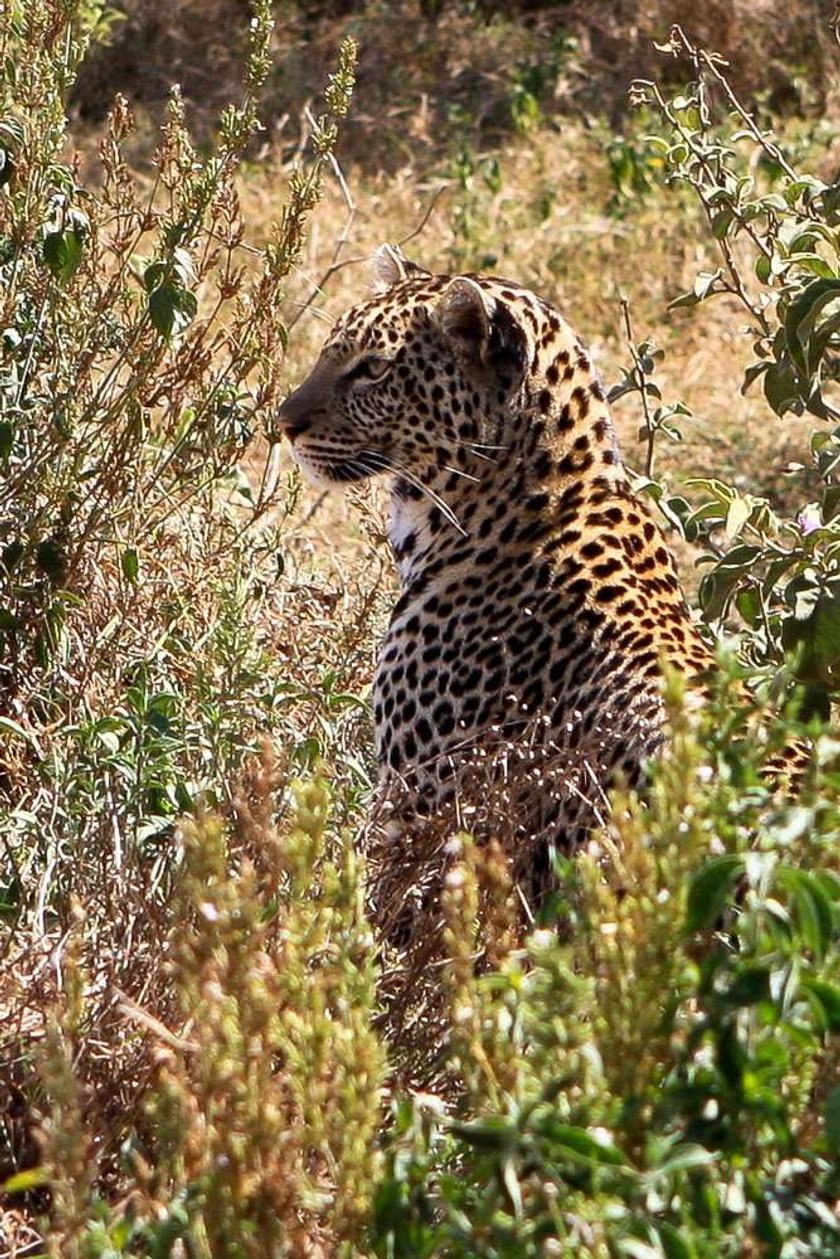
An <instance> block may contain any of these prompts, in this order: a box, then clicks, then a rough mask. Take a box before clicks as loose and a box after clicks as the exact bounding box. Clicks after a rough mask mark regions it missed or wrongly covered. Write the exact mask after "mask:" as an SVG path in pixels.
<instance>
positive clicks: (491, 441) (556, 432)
mask: <svg viewBox="0 0 840 1259" xmlns="http://www.w3.org/2000/svg"><path fill="white" fill-rule="evenodd" d="M373 269H374V291H373V293H372V294H371V295H368V296H366V297H365V298H364V300H362V301H360V302H358V303H357V304H355V305H354V306H352V307H351V308H350V309H349V310H347V311H346V312H345V313H344V314H343V315H342V316H341V317H340V318H339V319H338V321H337V322H336V323H335V325H334V326H333V328H332V329H331V331H330V333H329V334H328V337H327V340H326V342H325V344H324V345H323V348H322V350H321V352H320V355H319V357H318V359H317V362H316V363H315V365H314V367H313V368H312V370H311V372H310V374H309V375H308V377H307V378H306V379H305V380H304V381H303V383H302V384H300V385H299V386H298V387H297V388H296V389H294V391H293V392H292V393H290V394H289V396H288V397H287V398H286V400H285V401H284V402H283V403H282V405H281V406H280V408H279V413H278V415H277V426H278V429H279V432H280V433H281V434H283V435H284V436H285V437H286V438H287V439H288V440H289V442H290V443H291V448H292V453H293V458H294V460H295V462H296V463H297V465H298V467H299V468H300V470H301V472H302V474H303V475H304V477H305V478H306V479H307V480H308V481H310V482H311V483H313V484H314V485H317V486H321V487H336V486H341V485H347V484H350V483H354V482H360V481H363V480H367V479H370V478H375V477H385V478H388V479H389V480H390V516H389V538H390V544H391V548H392V550H393V554H394V557H395V561H396V566H397V570H398V574H399V596H398V598H397V600H396V603H395V606H394V607H393V610H392V613H391V617H390V623H389V626H388V629H387V632H386V634H385V637H384V641H383V642H382V644H381V648H380V651H379V658H378V663H377V666H376V671H375V677H374V681H373V688H372V703H373V713H374V724H375V743H376V752H377V757H378V760H379V764H380V767H381V771H380V772H381V777H382V783H383V789H385V790H386V791H387V790H389V789H393V790H394V791H395V792H396V794H397V795H398V796H399V798H400V800H401V801H402V802H403V807H409V808H410V809H411V810H413V811H414V812H415V813H416V814H419V815H420V816H423V815H426V816H429V815H431V814H432V813H433V812H436V811H438V812H439V811H440V810H444V811H446V810H449V809H453V810H454V811H455V813H454V815H453V817H454V821H455V822H457V823H458V824H461V825H463V824H466V825H469V820H470V818H469V814H470V810H472V812H473V813H476V812H477V811H478V810H479V809H480V807H481V803H482V801H485V802H486V801H487V800H488V799H490V798H491V797H492V798H493V799H497V798H498V795H497V794H496V795H493V793H494V792H495V791H496V788H497V787H498V782H499V777H500V775H501V776H502V777H503V779H504V784H505V787H506V791H507V799H508V804H509V809H508V811H509V812H510V813H512V814H513V816H514V818H515V822H516V828H515V830H516V833H517V834H519V835H520V836H521V837H529V838H530V839H531V840H533V842H534V843H535V844H537V845H538V846H539V849H540V851H548V852H550V853H552V854H554V853H556V852H557V851H564V852H568V851H573V850H574V849H575V848H576V847H578V846H579V845H580V844H581V843H583V842H585V840H586V838H587V836H588V835H589V833H590V832H591V830H592V828H593V827H594V826H596V825H600V824H603V822H604V817H605V814H606V811H607V809H608V804H607V794H608V791H609V789H610V786H611V785H612V784H614V783H615V782H616V781H624V782H627V783H629V784H631V785H633V784H638V783H639V782H640V781H642V780H643V778H644V775H645V773H646V767H647V766H648V765H649V763H650V761H651V759H652V758H653V757H655V756H656V755H657V753H658V752H659V750H660V749H661V747H662V743H663V739H664V737H665V735H664V728H665V712H664V703H663V679H664V678H665V677H666V676H668V675H672V674H673V675H677V676H678V677H680V678H682V679H685V682H686V685H687V687H688V688H689V691H690V692H691V693H695V692H696V693H698V694H699V693H700V691H701V690H702V687H703V685H704V681H703V680H704V679H707V678H708V676H709V673H710V671H712V670H713V668H714V664H715V656H714V650H713V646H712V645H711V644H710V643H709V642H707V640H706V638H705V637H704V634H703V632H702V631H701V628H700V627H699V625H698V623H697V622H696V621H695V619H694V618H693V617H692V614H691V612H690V610H689V607H688V604H687V601H686V597H685V594H684V592H683V589H682V587H681V584H680V581H679V578H678V575H677V569H676V566H675V562H674V559H673V557H672V554H671V552H670V550H669V547H668V546H667V544H666V541H665V537H664V535H663V533H662V531H661V529H660V527H659V525H658V523H657V521H656V519H655V517H654V515H653V510H652V507H651V506H649V500H648V499H647V498H646V497H643V496H642V495H641V494H640V493H637V492H636V491H635V490H634V488H633V484H632V481H631V477H630V474H629V473H628V471H627V469H626V467H625V465H624V463H623V462H622V459H621V456H620V453H619V448H618V444H617V440H616V431H615V427H614V424H613V420H612V416H611V412H610V406H609V403H608V399H607V396H606V393H605V389H604V386H603V384H602V382H601V379H600V377H599V375H598V373H597V371H596V370H595V368H594V367H593V362H592V355H591V354H590V352H589V350H588V349H587V348H586V346H585V344H584V343H583V341H582V340H581V339H580V337H579V336H578V335H577V333H576V332H575V331H574V330H573V328H572V327H571V325H570V324H569V323H568V322H567V321H566V318H565V317H564V315H563V314H561V312H560V310H559V309H558V308H557V307H556V306H555V305H553V304H552V303H551V302H549V301H547V300H546V299H545V298H543V297H541V296H538V295H537V294H536V293H535V292H533V291H531V290H530V289H528V288H526V287H524V286H522V285H520V284H517V283H514V282H512V281H511V280H508V279H504V278H500V277H497V276H492V275H482V274H477V273H466V272H465V273H463V274H454V275H453V274H434V273H432V272H429V271H427V270H426V269H424V268H423V267H421V266H420V265H419V264H418V263H416V262H413V261H411V260H410V259H409V258H408V257H407V256H406V255H405V253H404V252H403V251H402V249H401V248H400V247H398V246H395V245H391V244H385V245H383V246H381V247H380V248H379V249H378V250H377V251H376V253H375V254H374V256H373ZM692 688H693V691H692ZM397 789H398V790H397ZM406 802H408V805H407V806H406ZM485 811H486V810H485ZM531 851H532V852H533V850H531Z"/></svg>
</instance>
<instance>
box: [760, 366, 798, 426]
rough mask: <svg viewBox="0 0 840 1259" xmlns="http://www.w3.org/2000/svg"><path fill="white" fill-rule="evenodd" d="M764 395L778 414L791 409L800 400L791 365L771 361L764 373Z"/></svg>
mask: <svg viewBox="0 0 840 1259" xmlns="http://www.w3.org/2000/svg"><path fill="white" fill-rule="evenodd" d="M764 396H765V398H766V399H767V401H768V402H769V403H770V406H771V407H772V408H773V410H774V411H775V412H776V414H777V415H784V414H785V412H786V411H791V410H793V409H794V408H795V406H796V403H798V402H799V400H800V399H799V390H798V389H797V387H796V376H795V375H794V373H793V371H792V369H791V368H790V367H787V366H785V365H784V364H782V363H771V364H770V366H769V367H768V368H767V371H766V372H765V373H764Z"/></svg>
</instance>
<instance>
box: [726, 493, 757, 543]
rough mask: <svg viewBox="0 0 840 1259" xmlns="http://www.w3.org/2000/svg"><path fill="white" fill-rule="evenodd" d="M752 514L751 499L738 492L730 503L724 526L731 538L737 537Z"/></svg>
mask: <svg viewBox="0 0 840 1259" xmlns="http://www.w3.org/2000/svg"><path fill="white" fill-rule="evenodd" d="M751 514H752V503H751V502H750V501H749V499H746V498H742V497H741V495H740V494H737V495H736V496H735V498H733V500H732V502H731V503H730V504H729V510H728V511H727V513H726V523H725V525H724V528H725V530H726V533H727V535H728V536H729V537H730V538H736V537H737V536H738V534H739V533H740V532H741V530H742V529H743V527H744V525H745V524H746V523H747V521H748V520H749V518H750V515H751Z"/></svg>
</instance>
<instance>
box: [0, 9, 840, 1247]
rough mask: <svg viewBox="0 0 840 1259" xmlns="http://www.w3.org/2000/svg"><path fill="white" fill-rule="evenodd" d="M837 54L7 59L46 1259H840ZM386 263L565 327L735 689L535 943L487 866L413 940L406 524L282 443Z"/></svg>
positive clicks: (123, 16) (164, 24) (23, 886)
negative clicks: (393, 244) (339, 324)
mask: <svg viewBox="0 0 840 1259" xmlns="http://www.w3.org/2000/svg"><path fill="white" fill-rule="evenodd" d="M832 16H833V15H832V11H831V6H830V5H828V4H824V3H819V2H818V0H813V2H811V0H787V3H781V2H774V0H766V2H765V3H761V4H756V3H751V4H747V3H743V4H742V3H740V2H733V3H723V2H722V0H720V2H719V0H710V2H709V3H707V4H706V5H705V6H697V12H696V13H693V14H692V15H691V26H690V28H689V27H688V26H686V30H685V31H681V30H680V29H679V28H678V29H676V30H672V23H673V22H676V21H685V20H686V19H685V15H684V6H682V5H678V4H669V3H665V2H664V0H663V2H662V3H655V2H654V0H650V2H646V0H592V2H591V3H579V4H576V3H574V2H570V3H559V4H551V5H549V4H541V3H528V2H526V0H521V2H520V3H512V4H511V3H508V4H494V3H488V2H483V0H474V2H473V3H466V2H460V0H397V2H396V3H393V4H385V3H371V2H370V0H366V2H364V3H354V2H352V0H350V2H343V3H341V4H332V5H326V4H323V5H322V4H317V3H292V2H291V0H290V2H289V3H278V4H276V5H274V6H272V5H270V4H269V3H268V0H255V2H254V3H253V4H251V5H249V4H247V3H245V0H180V2H179V3H178V4H177V5H168V6H161V5H158V4H156V3H152V2H151V0H122V3H120V4H117V5H114V6H110V5H103V4H101V3H98V0H18V2H16V3H13V4H7V5H5V6H4V7H3V9H2V11H0V48H2V59H0V66H2V95H3V102H2V111H0V113H1V114H2V116H0V272H2V284H1V285H0V292H2V298H1V299H0V305H2V321H0V329H2V331H0V343H1V344H2V358H1V359H0V916H1V921H0V930H2V952H0V1009H1V1010H2V1018H0V1186H2V1192H3V1214H2V1217H0V1239H2V1240H1V1241H0V1254H3V1255H9V1256H12V1255H14V1256H23V1255H36V1254H47V1253H49V1254H52V1255H58V1256H71V1257H72V1256H112V1255H121V1254H143V1255H150V1256H170V1255H171V1256H183V1255H188V1256H214V1257H215V1256H219V1257H221V1256H232V1257H238V1256H273V1255H287V1254H288V1255H300V1256H306V1255H332V1254H360V1255H394V1256H414V1255H418V1256H420V1255H438V1254H440V1255H463V1256H469V1255H488V1256H496V1255H499V1256H502V1255H505V1256H527V1255H535V1256H536V1255H561V1256H562V1255H568V1256H572V1255H583V1254H587V1255H593V1256H599V1257H600V1256H616V1255H620V1256H628V1257H629V1259H654V1257H657V1256H666V1257H667V1259H674V1257H676V1259H691V1257H692V1256H698V1257H701V1256H703V1257H705V1256H708V1257H709V1259H711V1257H712V1256H714V1257H716V1259H717V1257H718V1256H733V1257H734V1256H739V1257H740V1256H754V1255H755V1256H758V1255H768V1256H771V1255H772V1256H779V1257H780V1259H788V1257H792V1256H816V1255H826V1256H831V1255H837V1254H840V1218H839V1217H838V1198H839V1197H840V1174H838V1156H840V1081H838V1062H840V1058H838V1048H837V1033H838V1030H840V976H839V975H838V968H837V959H838V949H837V946H838V919H839V918H840V910H838V904H839V903H840V857H838V843H837V836H838V825H840V820H839V819H838V807H837V787H838V777H837V773H836V771H835V768H834V766H835V760H836V754H837V750H838V749H837V743H836V740H835V738H834V737H833V735H832V726H831V712H832V703H833V697H834V693H835V691H836V689H837V685H838V673H837V670H838V667H840V602H838V600H839V599H840V585H838V583H840V571H838V562H840V548H838V540H840V535H838V526H837V512H838V507H840V493H838V489H837V473H836V469H837V468H838V466H840V463H838V460H839V459H840V430H838V428H837V424H838V420H840V413H838V411H837V409H836V405H835V404H836V398H835V389H836V386H835V381H836V378H837V374H838V361H840V360H838V357H837V349H838V327H840V314H839V313H838V306H840V241H839V240H838V230H840V213H839V212H838V205H840V186H838V156H840V145H838V119H840V105H838V98H837V92H836V83H837V65H838V55H840V50H838V48H837V45H836V41H835V38H834V32H833V30H832V27H831V21H832ZM704 48H705V49H708V50H710V51H713V52H714V53H716V54H718V57H719V58H723V59H724V60H720V59H715V58H714V57H711V56H710V55H707V54H706V53H704V52H702V51H701V50H702V49H704ZM173 84H177V85H178V87H177V88H174V87H173ZM631 85H632V86H631ZM351 96H352V100H351ZM383 240H391V241H404V242H406V244H405V248H406V249H407V251H408V252H409V253H411V254H412V255H413V256H414V257H416V258H417V259H418V261H421V262H422V263H424V265H426V266H427V267H429V268H430V269H433V270H438V269H439V270H444V271H457V270H492V271H495V272H497V273H502V274H507V275H510V276H511V277H513V278H515V279H517V280H519V281H521V282H523V283H525V284H528V285H530V286H532V287H533V288H535V289H536V290H538V291H539V292H541V293H543V294H544V295H545V296H547V297H548V298H550V299H551V300H554V301H557V302H558V303H559V304H560V305H561V306H562V307H563V308H564V309H565V310H566V311H567V313H568V314H569V316H570V318H571V320H572V322H573V323H574V325H575V326H576V328H578V329H579V330H580V331H581V333H582V335H583V336H584V337H585V339H587V340H588V341H589V343H590V345H591V346H592V349H593V353H594V357H595V361H596V362H597V363H598V365H599V368H600V370H601V372H602V374H603V375H604V377H605V379H606V381H607V383H608V385H610V386H611V387H612V389H613V398H614V400H615V402H616V418H617V421H618V424H619V429H620V433H621V437H622V443H623V447H624V451H625V455H626V457H627V459H628V462H629V463H630V465H631V467H632V468H633V469H634V472H635V473H636V474H637V475H638V483H639V487H640V491H646V492H649V493H651V494H652V495H653V497H654V498H655V499H656V501H657V502H658V503H659V505H660V507H661V509H662V514H663V524H664V525H665V526H666V527H667V528H668V529H669V530H670V538H671V542H672V545H673V546H674V549H675V550H676V552H677V554H678V556H679V559H680V563H681V570H682V575H683V579H684V582H685V584H686V586H687V588H688V589H689V590H690V591H691V592H692V597H694V598H695V599H696V602H697V605H698V607H699V609H700V610H701V612H702V615H703V616H704V618H705V619H706V621H707V622H708V623H709V624H710V626H711V627H712V628H713V629H714V631H715V632H716V633H717V634H718V635H719V636H722V637H723V638H724V639H725V641H726V644H727V647H728V649H729V653H730V654H729V656H728V657H727V658H726V659H725V660H723V661H722V673H721V678H722V681H721V687H720V694H719V696H718V697H716V698H715V699H714V701H713V702H712V703H711V704H710V707H709V711H708V712H707V713H706V714H703V715H702V716H701V717H699V718H693V719H689V717H687V716H686V715H685V714H684V713H683V712H682V709H681V704H680V696H679V694H678V693H677V691H676V689H675V690H674V693H673V694H671V695H670V696H669V706H670V712H671V723H672V733H673V737H672V742H671V751H670V752H669V754H668V756H667V757H666V758H665V759H664V761H663V764H662V766H661V767H660V769H659V770H658V771H657V774H656V776H655V779H654V783H653V786H652V788H651V791H650V795H649V798H648V801H647V804H646V806H644V807H643V806H641V805H640V804H639V803H638V802H637V801H636V800H634V799H632V798H620V799H619V800H618V801H617V807H616V811H615V822H614V825H613V827H612V829H611V830H610V831H609V832H608V833H605V834H604V835H602V836H600V837H598V838H597V839H596V840H593V844H592V846H591V849H590V850H589V851H587V852H586V853H584V854H580V856H579V857H578V858H577V859H576V860H575V861H574V862H571V861H570V862H567V863H565V864H564V865H563V866H562V869H561V870H560V875H561V878H560V888H561V890H560V892H558V895H557V897H556V898H555V900H554V901H553V902H552V903H551V904H549V905H548V906H546V907H545V908H544V910H543V911H542V916H541V918H540V920H539V921H537V922H533V923H532V924H531V929H529V930H527V931H526V930H524V929H523V927H522V924H521V918H520V914H519V911H518V909H517V908H516V905H517V901H516V897H515V892H514V889H512V888H511V886H510V881H509V877H508V873H507V868H506V862H505V858H504V853H503V849H502V848H501V847H497V846H495V845H492V844H491V845H489V846H487V847H486V848H483V849H476V848H475V847H474V846H473V845H472V844H471V842H470V841H469V839H468V838H467V837H461V838H460V839H459V840H458V841H457V842H454V843H450V844H449V845H448V846H447V848H446V851H445V852H441V851H440V850H439V849H438V848H433V849H430V850H429V851H428V852H426V853H425V854H421V863H422V860H424V859H426V860H432V861H434V862H435V863H437V865H438V866H439V868H440V872H441V877H442V885H441V889H440V895H439V896H438V898H437V899H436V900H435V901H434V904H433V906H432V911H431V912H430V915H429V916H427V917H423V916H422V915H421V916H419V917H418V922H419V927H418V931H417V933H416V934H415V936H414V938H413V939H411V940H409V941H406V940H404V939H403V940H394V939H392V938H390V937H387V938H385V937H384V932H383V924H382V921H381V920H380V919H379V918H378V917H377V913H378V910H377V905H379V906H380V907H381V897H380V900H379V901H377V899H376V897H372V896H371V887H372V886H373V885H375V884H376V883H377V880H381V878H382V871H381V870H380V869H378V868H377V866H376V862H375V861H374V859H373V856H371V859H370V861H369V862H368V866H367V869H366V868H365V865H364V863H363V862H362V859H361V856H360V851H361V850H362V849H363V848H365V847H366V846H367V847H369V848H370V847H371V842H372V841H370V836H369V831H370V829H371V825H370V822H369V820H368V819H369V813H370V809H369V800H370V793H371V789H372V784H373V781H374V778H375V767H374V765H373V763H372V755H371V729H370V715H369V711H368V706H367V698H366V697H367V689H368V685H369V680H370V676H371V672H372V662H373V658H374V653H375V648H376V643H377V640H378V637H379V635H380V633H381V631H382V627H383V625H384V621H385V617H386V615H387V609H388V605H389V602H390V600H391V598H392V595H393V590H394V577H393V573H392V571H391V566H390V562H389V558H388V555H387V550H386V545H385V525H384V514H383V506H384V501H383V498H382V496H381V493H380V491H379V489H378V488H377V487H368V488H365V489H362V490H359V491H354V492H353V493H352V494H350V495H348V496H347V498H346V499H343V498H340V497H339V496H329V497H324V496H322V495H318V494H315V493H313V492H312V491H310V490H307V489H305V488H303V487H301V486H300V484H299V483H298V480H297V477H296V474H295V473H294V471H293V469H292V468H291V466H290V462H289V459H288V456H287V453H286V451H285V450H284V449H283V448H282V447H280V446H278V445H277V444H276V443H274V442H273V441H272V415H273V412H274V409H275V408H276V406H277V404H278V402H279V399H280V398H281V397H282V396H283V395H284V393H285V392H286V391H287V390H288V389H289V388H290V387H292V386H293V385H294V384H295V383H296V382H297V380H298V379H299V378H300V377H301V376H302V375H303V373H304V372H305V371H306V370H307V366H308V364H309V363H310V362H311V361H312V358H313V356H314V355H315V353H316V352H317V347H318V345H319V343H320V340H321V339H322V337H323V334H324V331H325V329H326V327H327V326H328V324H329V321H330V319H331V317H332V316H333V315H335V314H336V313H338V312H340V311H342V310H343V309H345V308H346V307H347V306H348V305H350V304H351V303H352V302H354V301H356V300H358V298H359V296H360V295H361V294H363V293H364V291H365V289H366V286H367V283H368V280H367V272H366V263H365V259H366V257H367V255H368V254H369V253H370V252H371V251H372V249H373V248H374V247H375V246H376V245H378V244H379V243H381V242H382V241H383ZM745 373H746V374H747V379H748V382H751V384H750V388H749V389H747V390H743V389H742V385H743V384H744V379H745ZM745 671H746V677H747V681H748V683H749V686H748V689H747V691H744V690H743V689H742V685H741V678H742V676H744V674H745ZM738 694H750V695H752V696H754V698H753V699H752V700H750V701H749V702H747V700H746V699H744V700H743V701H739V702H737V703H736V701H735V700H734V699H733V696H734V695H738ZM780 710H782V711H783V712H784V715H783V716H782V717H781V718H779V719H773V718H771V717H770V716H768V713H770V712H776V713H778V712H779V711H780ZM803 721H804V722H806V723H809V724H808V733H809V735H810V737H812V738H813V739H814V742H815V749H816V755H815V768H814V770H813V773H812V774H811V776H810V778H809V781H808V782H807V783H806V785H805V788H804V790H803V794H802V797H801V799H799V800H798V801H796V802H795V803H793V802H786V801H782V800H779V799H778V798H776V797H774V796H773V795H772V793H771V792H770V791H769V789H768V787H767V786H766V783H765V782H764V780H763V779H762V777H761V775H760V772H759V771H760V766H761V764H762V762H763V761H765V760H766V759H767V758H768V757H770V756H772V754H773V751H774V750H775V749H776V748H778V747H779V746H780V745H781V743H783V742H784V740H785V738H787V737H789V735H790V733H791V731H792V730H796V731H800V730H801V728H802V722H803ZM416 843H418V844H419V845H420V848H421V849H422V845H423V837H422V835H421V836H420V837H419V838H418V839H417V840H416ZM374 851H375V846H374ZM416 853H417V849H416V848H415V849H414V850H412V853H411V856H412V860H413V857H414V856H415V855H416ZM379 859H380V860H381V854H380V858H379ZM411 878H412V870H409V871H408V883H409V884H410V883H411ZM397 882H398V880H397ZM380 890H381V888H380ZM401 894H402V895H403V896H404V897H405V896H408V897H409V903H411V902H410V886H408V887H406V886H403V888H402V893H401ZM558 923H559V924H560V929H557V924H558ZM427 932H432V933H433V934H435V933H436V939H437V941H438V944H439V950H438V953H437V954H436V955H435V956H434V957H433V958H431V960H430V959H429V958H428V957H427V958H426V962H427V964H426V965H425V966H423V967H419V963H418V957H419V956H420V955H419V954H418V951H417V947H416V946H417V940H418V935H420V934H424V933H427ZM479 956H480V957H481V958H482V964H481V966H479V967H476V965H475V959H476V957H479ZM418 967H419V968H418ZM477 972H480V973H477ZM406 991H407V992H408V994H409V1000H408V1004H406V998H405V993H406ZM395 994H402V995H401V996H400V997H399V998H398V997H397V996H395ZM395 1011H397V1012H398V1015H399V1017H396V1016H395V1013H394V1012H395Z"/></svg>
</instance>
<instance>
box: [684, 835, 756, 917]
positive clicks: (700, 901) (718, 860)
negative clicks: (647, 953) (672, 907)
mask: <svg viewBox="0 0 840 1259" xmlns="http://www.w3.org/2000/svg"><path fill="white" fill-rule="evenodd" d="M743 872H744V858H743V857H742V856H739V855H738V854H737V853H729V854H727V855H726V856H724V857H712V859H711V861H707V862H706V864H705V865H704V866H703V867H702V868H701V869H700V870H698V871H697V873H696V874H695V875H694V876H693V878H692V880H691V882H690V883H689V885H688V902H687V905H686V920H685V929H686V931H704V930H706V929H707V928H709V927H711V926H712V925H713V924H714V923H715V921H716V920H717V919H718V918H719V917H720V915H721V912H722V911H723V907H724V905H725V904H726V902H727V900H728V899H729V893H730V891H731V890H732V888H733V887H734V885H735V883H736V881H737V880H738V878H739V877H740V876H741V875H742V874H743Z"/></svg>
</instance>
